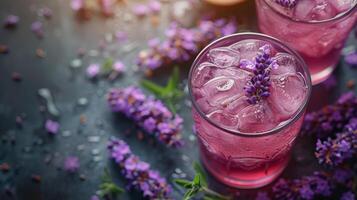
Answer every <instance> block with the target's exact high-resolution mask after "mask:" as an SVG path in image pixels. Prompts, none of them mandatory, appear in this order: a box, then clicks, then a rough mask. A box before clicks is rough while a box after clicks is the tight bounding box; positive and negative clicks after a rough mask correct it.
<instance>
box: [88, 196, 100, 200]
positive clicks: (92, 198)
mask: <svg viewBox="0 0 357 200" xmlns="http://www.w3.org/2000/svg"><path fill="white" fill-rule="evenodd" d="M90 200H100V199H99V197H98V196H97V195H93V196H92V197H91V198H90Z"/></svg>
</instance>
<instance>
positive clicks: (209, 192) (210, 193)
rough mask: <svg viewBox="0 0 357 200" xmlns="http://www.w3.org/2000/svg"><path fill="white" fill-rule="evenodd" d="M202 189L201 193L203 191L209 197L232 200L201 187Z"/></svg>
mask: <svg viewBox="0 0 357 200" xmlns="http://www.w3.org/2000/svg"><path fill="white" fill-rule="evenodd" d="M202 189H203V191H204V192H205V193H207V194H209V195H212V196H216V197H219V198H220V199H222V200H232V198H231V197H227V196H223V195H221V194H219V193H217V192H215V191H213V190H211V189H209V188H208V187H202Z"/></svg>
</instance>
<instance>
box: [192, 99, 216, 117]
mask: <svg viewBox="0 0 357 200" xmlns="http://www.w3.org/2000/svg"><path fill="white" fill-rule="evenodd" d="M208 100H209V99H207V98H204V97H203V98H200V99H198V100H196V103H197V105H198V107H199V108H200V110H201V111H202V112H203V113H206V114H207V113H210V112H212V111H213V110H214V109H216V107H214V106H212V105H211V104H209V103H208Z"/></svg>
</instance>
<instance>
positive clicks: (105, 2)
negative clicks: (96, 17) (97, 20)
mask: <svg viewBox="0 0 357 200" xmlns="http://www.w3.org/2000/svg"><path fill="white" fill-rule="evenodd" d="M99 3H100V6H101V11H102V13H103V14H104V15H105V16H111V15H113V6H114V4H115V0H99Z"/></svg>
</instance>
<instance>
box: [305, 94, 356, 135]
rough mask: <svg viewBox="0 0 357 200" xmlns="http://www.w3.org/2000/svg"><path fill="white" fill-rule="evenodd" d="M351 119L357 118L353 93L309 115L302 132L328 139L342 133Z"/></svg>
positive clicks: (344, 95) (342, 96)
mask: <svg viewBox="0 0 357 200" xmlns="http://www.w3.org/2000/svg"><path fill="white" fill-rule="evenodd" d="M351 118H357V98H356V96H355V95H354V94H353V92H348V93H345V94H343V95H341V97H340V98H339V99H338V100H337V102H336V103H334V104H332V105H329V106H326V107H324V108H322V109H321V110H320V111H317V112H313V113H309V114H307V115H306V117H305V124H304V126H303V129H302V131H303V133H304V134H309V135H316V136H317V138H320V139H326V138H327V137H329V136H333V135H335V133H340V132H342V131H343V128H344V126H345V125H346V124H347V123H348V122H349V120H350V119H351Z"/></svg>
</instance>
